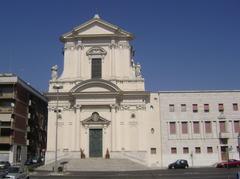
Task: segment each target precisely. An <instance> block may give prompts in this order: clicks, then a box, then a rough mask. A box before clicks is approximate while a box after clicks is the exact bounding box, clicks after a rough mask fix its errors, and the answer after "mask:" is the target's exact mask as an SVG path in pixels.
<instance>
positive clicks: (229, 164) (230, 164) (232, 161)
mask: <svg viewBox="0 0 240 179" xmlns="http://www.w3.org/2000/svg"><path fill="white" fill-rule="evenodd" d="M232 167H240V160H235V159H230V160H228V161H226V162H220V163H217V168H232Z"/></svg>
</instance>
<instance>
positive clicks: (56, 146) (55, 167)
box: [53, 84, 63, 172]
mask: <svg viewBox="0 0 240 179" xmlns="http://www.w3.org/2000/svg"><path fill="white" fill-rule="evenodd" d="M62 88H63V86H61V85H59V84H56V85H54V86H53V89H56V90H57V104H56V136H55V137H56V138H55V165H54V171H55V172H58V167H57V166H58V164H57V149H58V118H59V109H58V101H59V89H62Z"/></svg>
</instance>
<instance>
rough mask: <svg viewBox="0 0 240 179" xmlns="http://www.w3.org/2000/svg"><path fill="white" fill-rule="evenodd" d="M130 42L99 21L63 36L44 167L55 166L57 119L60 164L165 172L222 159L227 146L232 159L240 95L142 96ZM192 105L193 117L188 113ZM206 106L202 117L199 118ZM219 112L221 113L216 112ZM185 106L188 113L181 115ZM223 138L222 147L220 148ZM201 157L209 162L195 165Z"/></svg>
mask: <svg viewBox="0 0 240 179" xmlns="http://www.w3.org/2000/svg"><path fill="white" fill-rule="evenodd" d="M133 38H134V37H133V35H132V34H131V33H129V32H127V31H125V30H123V29H121V28H119V27H118V26H115V25H113V24H110V23H108V22H106V21H104V20H102V19H101V18H100V17H99V16H98V15H95V16H94V18H92V19H90V20H89V21H87V22H85V23H84V24H82V25H80V26H77V27H75V28H73V29H72V31H70V32H68V33H66V34H63V35H62V36H61V38H60V39H61V42H63V43H64V69H63V72H62V74H61V75H60V76H59V77H58V74H57V66H54V67H53V68H52V79H51V80H50V83H49V92H48V93H47V97H48V99H49V103H48V104H49V113H48V117H49V120H48V140H47V142H48V143H47V152H46V162H47V163H50V162H53V161H54V156H55V150H56V148H55V147H56V119H58V123H57V124H58V126H57V128H58V130H57V133H58V135H57V138H58V140H57V146H58V158H59V159H62V158H81V157H83V156H85V157H86V158H88V157H102V158H104V157H105V155H106V154H107V153H108V152H107V151H109V153H110V157H111V158H128V159H130V160H133V161H135V162H138V163H142V164H144V165H147V166H156V167H165V166H166V165H167V164H168V163H169V162H172V161H173V160H176V159H179V158H185V159H187V160H188V161H189V163H192V164H193V165H194V166H202V165H211V164H213V163H214V162H217V161H220V160H222V158H221V157H225V158H224V159H226V156H223V155H221V151H222V150H226V148H225V149H222V147H223V146H228V148H227V149H228V153H229V154H230V150H229V148H230V149H231V152H232V153H231V154H232V156H231V157H234V158H236V157H238V154H237V151H236V146H237V132H236V131H237V130H238V129H239V123H237V122H236V121H239V120H240V118H238V116H239V111H238V109H237V110H236V108H238V106H236V105H238V103H239V101H240V100H239V99H240V91H215V92H214V91H209V92H208V91H204V92H201V91H199V92H197V91H194V92H159V93H150V92H147V91H145V87H144V78H143V76H142V74H141V65H140V64H139V63H136V62H135V60H134V59H133V50H132V46H131V45H130V42H131V40H133ZM182 104H183V106H181V105H182ZM192 104H194V105H195V104H197V109H198V110H199V111H197V112H191V110H192V109H191V108H192ZM204 104H208V108H209V112H208V113H207V112H203V111H202V108H203V105H204ZM218 104H223V105H224V111H221V112H218V111H217V110H216V105H218ZM184 105H185V108H186V112H181V111H180V109H181V108H180V107H183V108H184ZM231 105H234V109H235V110H230V106H231ZM204 107H205V106H204ZM195 108H196V107H195V106H194V109H195ZM225 108H226V109H225ZM57 109H58V110H57ZM169 110H171V112H170V111H169ZM225 111H226V113H225ZM219 117H220V118H219ZM195 121H196V122H198V126H199V133H197V134H195V133H194V132H193V131H192V130H193V129H195V128H197V127H196V126H197V124H195ZM206 121H210V122H211V123H210V125H211V126H212V127H211V134H209V133H206V132H205V131H204V129H205V128H204V126H206V125H208V126H209V123H208V124H205V122H206ZM214 121H215V122H214ZM220 121H225V122H226V123H225V127H226V126H227V127H226V132H221V133H219V127H218V125H219V124H220V125H221V127H222V125H223V124H222V123H221V122H220ZM181 122H187V124H185V123H184V130H187V133H186V131H184V134H182V133H181V131H180V129H181V124H182V123H181ZM173 123H174V124H173ZM237 124H238V126H236V125H237ZM192 125H194V126H192ZM230 126H232V128H234V127H235V128H234V130H230V129H231V127H230ZM194 127H195V128H194ZM186 128H187V129H186ZM222 128H223V127H222ZM208 130H210V129H208ZM222 138H223V139H225V140H224V141H225V144H220V143H219V142H220V141H222V140H221V139H222ZM226 141H227V143H226ZM213 142H214V143H213ZM210 144H212V145H210ZM213 144H214V145H213ZM199 147H200V149H199ZM210 147H212V148H210ZM183 148H184V149H183ZM195 149H196V151H195ZM181 150H184V153H183V152H181ZM187 150H188V152H187ZM199 150H200V151H199ZM206 151H208V154H209V156H210V155H211V156H210V157H208V158H205V159H201V158H202V156H205V154H206V153H207V152H206ZM210 151H212V152H210ZM196 152H197V154H195V153H196ZM225 155H226V154H225Z"/></svg>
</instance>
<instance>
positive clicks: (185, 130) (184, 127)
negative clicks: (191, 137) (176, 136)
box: [182, 122, 188, 134]
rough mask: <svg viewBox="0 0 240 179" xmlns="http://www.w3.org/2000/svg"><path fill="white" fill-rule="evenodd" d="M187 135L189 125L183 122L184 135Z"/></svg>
mask: <svg viewBox="0 0 240 179" xmlns="http://www.w3.org/2000/svg"><path fill="white" fill-rule="evenodd" d="M187 133H188V123H187V122H182V134H187Z"/></svg>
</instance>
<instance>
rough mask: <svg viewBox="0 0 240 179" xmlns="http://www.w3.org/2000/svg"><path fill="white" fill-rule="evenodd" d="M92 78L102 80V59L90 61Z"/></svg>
mask: <svg viewBox="0 0 240 179" xmlns="http://www.w3.org/2000/svg"><path fill="white" fill-rule="evenodd" d="M92 78H102V59H101V58H93V59H92Z"/></svg>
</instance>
